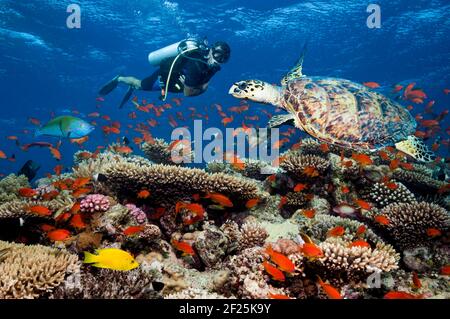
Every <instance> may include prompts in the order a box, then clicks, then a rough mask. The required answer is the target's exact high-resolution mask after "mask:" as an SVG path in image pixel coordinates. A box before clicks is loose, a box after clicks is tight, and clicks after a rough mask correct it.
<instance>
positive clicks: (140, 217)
mask: <svg viewBox="0 0 450 319" xmlns="http://www.w3.org/2000/svg"><path fill="white" fill-rule="evenodd" d="M125 207H126V208H128V209H129V212H130V215H131V216H133V219H134V220H135V221H136V222H137V223H138V224H145V223H146V222H147V214H146V213H145V212H144V211H143V210H142V209H140V208H139V207H137V206H136V205H134V204H126V205H125Z"/></svg>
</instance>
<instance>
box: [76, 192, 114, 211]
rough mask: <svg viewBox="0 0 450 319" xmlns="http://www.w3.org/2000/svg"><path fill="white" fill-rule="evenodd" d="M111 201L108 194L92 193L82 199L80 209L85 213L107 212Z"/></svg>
mask: <svg viewBox="0 0 450 319" xmlns="http://www.w3.org/2000/svg"><path fill="white" fill-rule="evenodd" d="M109 206H110V202H109V199H108V197H107V196H105V195H102V194H90V195H87V196H86V197H85V198H83V199H82V200H81V203H80V210H81V211H82V212H84V213H95V212H106V211H107V210H108V209H109Z"/></svg>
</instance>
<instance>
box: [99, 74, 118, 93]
mask: <svg viewBox="0 0 450 319" xmlns="http://www.w3.org/2000/svg"><path fill="white" fill-rule="evenodd" d="M118 84H119V75H118V76H116V77H115V78H114V79H112V80H111V81H109V82H108V83H106V84H105V85H104V86H103V87H102V88H101V89H100V91H98V94H99V95H107V94H109V93H111V91H112V90H114V89H115V88H116V87H117V85H118Z"/></svg>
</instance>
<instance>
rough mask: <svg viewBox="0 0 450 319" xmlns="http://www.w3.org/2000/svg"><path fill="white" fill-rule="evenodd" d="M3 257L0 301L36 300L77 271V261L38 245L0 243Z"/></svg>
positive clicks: (0, 267) (0, 274)
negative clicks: (4, 252)
mask: <svg viewBox="0 0 450 319" xmlns="http://www.w3.org/2000/svg"><path fill="white" fill-rule="evenodd" d="M3 250H5V251H6V256H4V257H3V258H2V262H1V263H0V299H17V298H27V299H34V298H38V297H40V296H41V295H43V294H44V293H47V292H51V291H52V290H53V289H54V288H55V287H57V286H58V285H60V284H61V283H62V282H63V281H64V279H65V277H66V276H67V275H68V274H72V273H76V272H78V271H79V267H80V266H79V264H78V257H77V256H75V255H72V254H69V253H68V252H66V251H64V250H60V249H59V250H58V249H54V248H50V247H45V246H41V245H31V246H25V245H21V244H13V243H8V242H4V241H0V251H3Z"/></svg>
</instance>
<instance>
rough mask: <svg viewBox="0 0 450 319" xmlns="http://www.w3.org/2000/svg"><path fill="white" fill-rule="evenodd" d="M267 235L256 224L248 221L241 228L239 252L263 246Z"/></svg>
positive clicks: (262, 228)
mask: <svg viewBox="0 0 450 319" xmlns="http://www.w3.org/2000/svg"><path fill="white" fill-rule="evenodd" d="M267 237H269V234H268V233H267V231H266V230H265V229H264V227H262V226H261V225H260V224H259V223H258V222H254V221H249V222H246V223H245V224H243V225H242V226H241V233H240V236H239V250H244V249H247V248H251V247H256V246H264V243H265V242H266V239H267Z"/></svg>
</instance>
